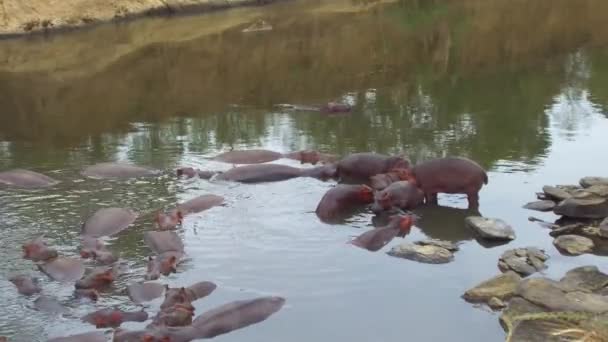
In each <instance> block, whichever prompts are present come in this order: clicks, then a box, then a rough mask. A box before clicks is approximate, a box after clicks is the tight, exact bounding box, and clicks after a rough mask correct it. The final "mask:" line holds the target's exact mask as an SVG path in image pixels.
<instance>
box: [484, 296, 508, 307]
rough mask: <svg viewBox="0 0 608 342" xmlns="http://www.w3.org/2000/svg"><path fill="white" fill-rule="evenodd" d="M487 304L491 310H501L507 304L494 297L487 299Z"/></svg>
mask: <svg viewBox="0 0 608 342" xmlns="http://www.w3.org/2000/svg"><path fill="white" fill-rule="evenodd" d="M488 306H489V307H490V308H491V309H492V310H502V309H504V308H505V307H506V306H507V304H505V302H503V301H502V300H500V299H498V298H496V297H492V298H491V299H490V300H489V301H488Z"/></svg>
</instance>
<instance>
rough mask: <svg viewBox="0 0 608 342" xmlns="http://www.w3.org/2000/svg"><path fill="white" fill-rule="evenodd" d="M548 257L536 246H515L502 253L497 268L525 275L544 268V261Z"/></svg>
mask: <svg viewBox="0 0 608 342" xmlns="http://www.w3.org/2000/svg"><path fill="white" fill-rule="evenodd" d="M548 258H549V257H548V256H547V255H546V254H545V253H544V251H543V250H540V249H538V248H534V247H528V248H516V249H511V250H508V251H506V252H504V253H503V254H502V256H501V257H500V259H499V260H498V268H499V269H500V270H501V271H502V272H506V271H509V270H511V271H514V272H516V273H518V274H519V275H521V276H523V277H526V276H529V275H531V274H532V273H535V272H538V271H541V270H543V269H545V268H546V266H545V261H546V260H547V259H548Z"/></svg>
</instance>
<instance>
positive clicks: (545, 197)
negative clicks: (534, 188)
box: [536, 192, 551, 201]
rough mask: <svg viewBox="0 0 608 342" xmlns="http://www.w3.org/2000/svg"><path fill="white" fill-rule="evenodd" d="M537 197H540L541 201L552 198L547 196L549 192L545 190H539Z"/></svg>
mask: <svg viewBox="0 0 608 342" xmlns="http://www.w3.org/2000/svg"><path fill="white" fill-rule="evenodd" d="M536 198H537V199H539V200H540V201H546V200H551V197H549V196H547V194H546V193H544V192H537V193H536Z"/></svg>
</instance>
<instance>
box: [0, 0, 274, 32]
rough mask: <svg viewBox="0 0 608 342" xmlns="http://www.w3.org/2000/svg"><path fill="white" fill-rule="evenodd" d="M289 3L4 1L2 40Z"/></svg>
mask: <svg viewBox="0 0 608 342" xmlns="http://www.w3.org/2000/svg"><path fill="white" fill-rule="evenodd" d="M279 1H285V0H104V1H99V0H61V1H57V0H0V36H7V35H9V36H10V35H19V34H24V33H30V32H40V31H48V30H57V29H67V28H75V27H80V26H86V25H91V24H93V23H98V22H104V21H110V20H120V19H126V18H131V17H137V16H147V15H155V14H171V13H184V12H189V11H191V12H205V11H212V10H217V9H222V8H229V7H237V6H253V5H264V4H269V3H273V2H279Z"/></svg>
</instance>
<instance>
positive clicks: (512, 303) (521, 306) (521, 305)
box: [500, 297, 546, 330]
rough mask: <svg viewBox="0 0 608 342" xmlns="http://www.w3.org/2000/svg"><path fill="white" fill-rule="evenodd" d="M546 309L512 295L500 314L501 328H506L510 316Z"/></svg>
mask: <svg viewBox="0 0 608 342" xmlns="http://www.w3.org/2000/svg"><path fill="white" fill-rule="evenodd" d="M545 311H546V310H545V309H544V308H542V307H540V306H538V305H536V304H533V303H531V302H529V301H527V300H525V299H523V298H521V297H513V298H511V300H509V303H508V304H507V308H506V309H505V310H504V311H503V312H502V314H501V315H500V324H501V326H502V327H503V329H505V330H507V327H508V323H507V321H508V320H509V319H511V318H512V317H517V316H521V315H525V314H531V313H539V312H545Z"/></svg>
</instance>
